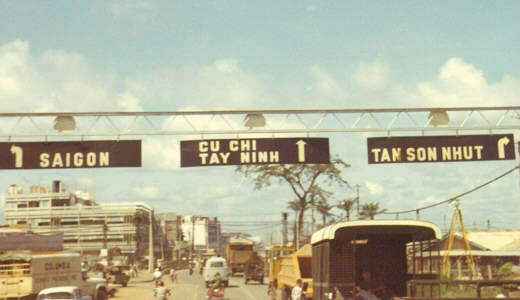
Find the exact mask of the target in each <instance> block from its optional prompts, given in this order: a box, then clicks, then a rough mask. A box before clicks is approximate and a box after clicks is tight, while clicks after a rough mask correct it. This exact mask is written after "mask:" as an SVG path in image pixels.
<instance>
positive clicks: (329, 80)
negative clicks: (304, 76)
mask: <svg viewBox="0 0 520 300" xmlns="http://www.w3.org/2000/svg"><path fill="white" fill-rule="evenodd" d="M311 74H312V75H313V76H314V79H315V80H316V84H317V86H318V90H319V92H320V93H321V94H322V96H325V97H329V98H334V99H344V98H345V97H346V96H347V91H346V90H345V89H344V87H343V86H342V84H341V83H340V82H339V81H337V80H336V79H335V78H334V76H332V75H331V74H330V73H329V72H327V71H326V70H324V69H323V68H321V67H317V66H314V67H312V68H311Z"/></svg>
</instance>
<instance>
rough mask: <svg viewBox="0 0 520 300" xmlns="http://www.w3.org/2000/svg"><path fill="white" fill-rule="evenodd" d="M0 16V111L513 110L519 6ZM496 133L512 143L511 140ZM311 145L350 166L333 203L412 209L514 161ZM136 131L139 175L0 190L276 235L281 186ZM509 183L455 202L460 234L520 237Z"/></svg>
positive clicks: (328, 6)
mask: <svg viewBox="0 0 520 300" xmlns="http://www.w3.org/2000/svg"><path fill="white" fill-rule="evenodd" d="M0 7H2V9H0V104H1V109H0V110H1V112H67V111H74V112H81V111H85V112H91V111H100V112H101V111H180V110H203V111H211V110H223V109H226V110H256V109H332V108H335V109H346V108H410V107H454V106H455V107H476V106H517V105H519V104H520V101H519V99H520V58H519V56H518V53H520V29H519V26H518V16H519V15H520V2H518V1H475V0H471V1H404V0H403V1H318V0H307V1H305V0H304V1H284V2H280V1H144V0H126V1H119V0H104V1H97V0H94V1H60V0H57V1H30V2H27V1H22V2H21V1H7V0H0ZM268 122H269V120H268ZM3 126H6V125H5V124H4V125H3ZM164 126H168V124H164ZM484 133H486V132H484ZM508 133H514V134H515V138H516V141H518V132H513V131H510V132H508ZM417 135H420V133H417ZM316 136H319V137H329V139H330V145H331V155H332V156H338V157H340V158H341V159H343V160H344V161H346V162H348V163H350V164H351V167H350V168H348V169H346V170H345V171H344V172H343V176H344V178H345V179H346V180H348V181H349V183H350V188H348V187H344V188H337V187H331V190H332V191H334V192H335V194H334V195H333V196H332V197H331V199H330V202H331V203H337V202H338V201H340V200H343V199H346V198H352V197H354V196H355V190H354V188H353V187H354V186H355V185H359V186H360V199H361V202H362V203H367V202H378V203H379V204H380V207H382V208H386V209H388V210H389V211H396V210H407V209H414V208H418V207H422V206H425V205H428V204H432V203H435V202H438V201H443V200H446V199H449V198H451V197H453V196H455V195H458V194H461V193H463V192H465V191H467V190H470V189H472V188H474V187H476V186H478V185H480V184H482V183H484V182H486V181H488V180H490V179H492V178H494V177H496V176H498V175H500V174H502V173H504V172H505V171H507V170H509V169H511V168H513V167H514V166H515V165H517V162H516V161H500V162H499V161H491V162H460V163H432V164H398V165H368V163H367V157H366V155H367V154H366V153H367V149H366V138H367V137H370V136H376V135H375V134H371V133H363V134H353V133H349V134H331V135H324V134H320V135H316ZM138 138H139V139H142V140H143V166H142V167H141V168H135V169H127V168H123V169H94V170H86V169H75V170H24V171H14V170H2V171H0V190H3V191H7V189H8V187H9V185H11V184H19V185H22V186H24V187H25V188H26V189H28V187H29V186H31V185H45V186H48V185H50V184H51V183H52V181H53V180H62V181H63V182H64V184H65V186H66V187H68V188H70V189H81V190H84V191H88V192H90V193H92V194H93V195H94V196H95V198H96V201H97V202H99V203H107V202H145V203H148V204H149V205H151V206H152V207H153V208H154V209H156V210H157V211H159V212H166V211H174V212H177V213H178V214H181V215H192V214H195V215H207V216H215V217H218V218H219V219H221V220H222V221H223V225H224V230H249V231H250V232H251V233H252V234H256V235H259V236H261V237H262V238H267V237H270V236H274V238H275V239H276V238H279V229H280V227H279V225H277V224H276V223H277V222H278V221H279V220H280V212H281V211H288V209H287V202H288V201H290V200H293V199H294V195H292V192H291V191H290V190H289V188H288V187H287V186H286V185H283V184H275V185H273V186H271V187H269V188H268V189H265V190H261V191H256V190H254V186H253V185H252V183H251V182H250V181H248V180H247V178H243V177H242V176H241V175H240V174H237V173H236V172H235V169H234V168H233V167H211V168H210V167H207V168H183V169H181V168H180V165H179V155H180V154H179V152H180V149H179V141H180V140H182V139H200V138H201V137H200V136H199V137H197V136H194V137H176V136H164V137H138ZM519 186H520V179H519V176H518V171H517V172H514V173H513V174H511V175H508V176H506V177H504V178H502V179H501V180H499V181H497V182H495V183H493V184H491V185H489V186H487V187H485V188H483V189H481V190H479V191H477V192H474V193H472V194H470V195H468V196H465V197H463V198H461V199H460V207H461V209H462V213H463V216H464V220H465V223H466V226H467V227H469V228H486V226H487V221H488V220H489V221H490V224H491V227H492V228H494V229H519V228H520V218H519V216H520V205H519V200H520V191H519ZM0 208H1V209H2V210H3V203H1V204H0ZM452 210H453V206H449V205H443V206H439V207H436V208H434V209H430V210H426V211H424V212H421V218H422V219H425V220H428V221H431V222H434V223H436V224H437V225H439V226H440V227H441V228H442V229H446V227H447V226H448V225H449V223H450V218H451V213H452ZM335 213H336V214H338V215H341V212H340V211H337V210H336V211H335ZM400 217H401V218H405V217H407V218H415V214H411V215H407V216H400ZM290 218H293V215H291V217H290ZM318 219H319V218H318ZM235 222H236V223H235ZM241 222H258V223H257V224H256V225H255V226H253V227H250V228H247V227H246V226H245V225H244V224H240V223H241ZM262 222H266V225H262ZM273 224H274V225H273Z"/></svg>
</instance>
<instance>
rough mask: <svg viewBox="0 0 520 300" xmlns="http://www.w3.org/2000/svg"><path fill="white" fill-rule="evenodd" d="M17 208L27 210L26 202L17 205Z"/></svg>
mask: <svg viewBox="0 0 520 300" xmlns="http://www.w3.org/2000/svg"><path fill="white" fill-rule="evenodd" d="M17 207H18V208H27V202H23V203H18V206H17Z"/></svg>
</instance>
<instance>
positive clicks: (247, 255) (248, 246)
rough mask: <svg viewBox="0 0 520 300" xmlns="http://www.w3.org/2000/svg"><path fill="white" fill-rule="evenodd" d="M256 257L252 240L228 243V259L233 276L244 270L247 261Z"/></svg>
mask: <svg viewBox="0 0 520 300" xmlns="http://www.w3.org/2000/svg"><path fill="white" fill-rule="evenodd" d="M254 257H255V251H254V250H253V243H252V242H230V243H228V244H227V245H226V260H227V262H228V265H229V274H230V275H231V276H233V275H235V273H238V272H244V271H245V268H246V266H247V263H248V262H249V261H251V260H252V259H253V258H254Z"/></svg>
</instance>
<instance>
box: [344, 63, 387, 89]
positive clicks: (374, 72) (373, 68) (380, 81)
mask: <svg viewBox="0 0 520 300" xmlns="http://www.w3.org/2000/svg"><path fill="white" fill-rule="evenodd" d="M388 73H389V72H388V69H387V68H386V67H385V66H384V65H383V64H382V63H381V62H379V61H375V62H372V63H361V64H360V65H359V66H358V67H357V69H356V70H355V71H354V73H353V75H352V79H353V80H354V82H355V83H356V84H357V85H358V86H360V87H362V88H366V89H371V90H379V89H383V88H385V87H386V86H387V83H388V76H389V74H388Z"/></svg>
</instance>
